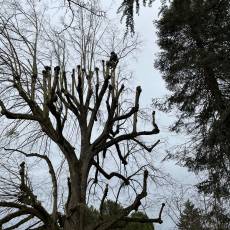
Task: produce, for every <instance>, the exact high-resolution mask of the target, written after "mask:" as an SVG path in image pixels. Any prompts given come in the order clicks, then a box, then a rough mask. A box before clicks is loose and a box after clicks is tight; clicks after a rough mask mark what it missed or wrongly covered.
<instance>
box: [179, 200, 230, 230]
mask: <svg viewBox="0 0 230 230" xmlns="http://www.w3.org/2000/svg"><path fill="white" fill-rule="evenodd" d="M224 213H225V211H224V209H223V207H220V206H218V205H214V206H213V207H212V209H209V208H208V210H204V209H201V208H196V207H195V205H194V204H193V203H192V202H191V201H190V200H188V201H187V202H186V203H185V204H184V210H183V212H182V213H181V215H180V219H179V222H178V224H177V226H178V229H179V230H227V229H229V228H230V224H229V223H230V219H229V216H228V215H225V214H224Z"/></svg>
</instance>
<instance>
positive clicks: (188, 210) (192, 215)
mask: <svg viewBox="0 0 230 230" xmlns="http://www.w3.org/2000/svg"><path fill="white" fill-rule="evenodd" d="M184 206H185V208H184V210H183V212H182V213H181V215H180V220H179V223H178V225H177V226H178V229H179V230H204V228H203V227H202V216H201V212H200V210H199V209H197V208H195V206H194V204H192V202H190V201H189V200H188V201H187V202H186V203H185V205H184Z"/></svg>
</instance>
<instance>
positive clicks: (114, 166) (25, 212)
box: [0, 0, 164, 230]
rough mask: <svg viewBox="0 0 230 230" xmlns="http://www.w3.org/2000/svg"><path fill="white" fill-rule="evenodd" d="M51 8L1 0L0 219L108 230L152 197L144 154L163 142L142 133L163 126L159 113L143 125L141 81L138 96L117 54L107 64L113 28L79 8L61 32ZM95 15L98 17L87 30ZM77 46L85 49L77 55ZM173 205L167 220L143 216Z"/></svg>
mask: <svg viewBox="0 0 230 230" xmlns="http://www.w3.org/2000/svg"><path fill="white" fill-rule="evenodd" d="M51 9H52V8H51V7H50V8H47V6H46V7H44V6H43V5H42V2H40V1H37V0H34V1H27V0H25V1H16V0H15V1H9V2H8V1H6V2H1V9H0V30H1V33H0V81H1V85H0V107H1V124H2V126H1V134H2V136H1V140H0V141H1V147H2V148H1V164H0V170H1V177H0V207H1V213H0V226H1V228H4V229H20V228H23V226H26V227H27V229H44V230H45V229H47V230H48V229H49V230H50V229H51V230H58V229H65V230H69V229H76V230H78V229H79V230H83V229H84V230H86V229H104V230H105V229H111V228H115V227H116V226H117V225H119V224H120V222H132V221H135V222H136V221H137V219H136V218H133V217H130V216H129V214H130V213H131V212H132V211H134V210H135V211H136V210H138V208H139V207H140V205H141V204H142V203H143V202H144V198H145V197H146V196H147V193H148V188H147V180H148V175H149V171H150V170H151V169H153V167H151V165H150V164H149V163H148V161H147V157H146V158H145V159H144V158H143V157H142V154H143V153H144V152H146V151H147V152H149V153H150V152H151V151H152V150H153V148H154V147H155V146H156V145H157V144H158V143H159V141H154V142H153V143H152V144H148V145H147V144H146V143H145V141H144V140H143V139H142V137H143V136H152V135H155V134H158V133H159V129H158V126H157V124H156V123H155V112H154V111H153V112H152V115H151V128H150V129H149V130H143V129H142V128H141V127H140V125H139V122H138V121H140V120H141V114H140V112H139V111H140V106H139V98H140V94H141V87H140V86H138V87H137V88H136V90H135V92H133V93H134V95H135V96H134V100H133V98H132V97H130V96H129V95H130V94H131V92H132V91H131V90H127V88H126V87H125V83H126V76H125V75H124V74H122V72H119V67H118V66H117V67H116V68H110V67H109V66H108V65H107V62H106V61H107V60H108V59H109V57H107V59H106V60H102V61H101V62H98V60H97V57H99V56H101V55H102V54H101V53H100V52H99V51H100V50H101V47H100V46H99V40H98V37H101V36H102V35H103V33H102V34H100V35H98V34H96V31H97V26H98V25H99V24H100V22H99V21H98V20H97V19H98V17H96V18H95V15H94V14H92V13H91V12H89V11H87V12H89V13H90V14H89V15H88V14H86V15H85V14H82V12H79V11H78V13H79V20H77V21H76V24H74V22H73V23H71V26H69V27H68V26H67V27H65V30H62V31H61V33H60V32H58V30H57V25H52V24H51V23H49V22H50V21H51V22H54V21H55V20H54V18H55V16H57V15H55V14H52V19H53V20H50V17H49V15H50V14H49V13H50V10H51ZM85 19H88V23H89V24H87V26H85V27H83V26H82V23H83V22H84V20H85ZM59 31H60V30H59ZM78 31H81V33H80V34H79V33H78ZM71 35H72V36H71ZM73 35H75V36H73ZM73 38H75V40H73ZM126 42H128V41H126V40H124V42H123V43H122V44H127V43H126ZM73 44H75V47H80V49H77V51H78V53H77V54H76V52H75V51H76V50H74V49H72V48H74V45H73ZM122 44H121V43H120V45H122ZM98 47H99V48H100V49H98ZM123 48H124V47H123ZM131 48H133V46H131ZM117 49H118V51H119V46H117ZM111 51H112V50H109V51H107V53H110V52H111ZM122 51H124V49H122ZM116 52H117V51H116ZM119 52H120V51H119ZM119 52H118V54H119ZM120 53H122V52H120ZM76 55H78V56H77V57H78V58H76ZM97 55H98V56H97ZM76 62H78V63H79V65H77V67H76ZM98 63H99V64H98ZM97 64H98V65H97ZM119 64H120V62H119ZM55 65H56V66H55ZM54 66H55V67H54ZM72 66H73V67H74V68H73V69H72V71H68V70H69V69H70V68H71V67H72ZM99 66H101V67H100V68H99ZM148 157H149V158H151V157H152V156H151V154H149V155H148ZM143 160H145V161H143ZM132 162H135V163H136V164H132ZM38 169H39V170H38ZM41 169H44V170H45V169H46V170H47V169H48V170H47V175H49V177H44V173H43V172H41V171H43V170H41ZM39 176H40V178H39ZM39 180H40V181H39ZM39 183H40V186H38V185H39ZM63 183H64V184H63ZM99 190H100V191H99ZM123 191H127V194H128V197H127V201H128V202H127V203H126V204H124V205H123V206H122V210H121V211H120V212H119V213H116V215H113V216H111V217H110V218H104V216H103V211H104V210H103V205H104V203H105V202H106V199H107V198H108V197H112V198H114V200H116V202H118V201H119V200H120V198H121V193H122V192H123ZM50 198H51V199H50ZM95 200H97V202H98V203H96V205H98V206H99V207H100V208H99V211H100V213H99V220H98V221H97V222H96V223H95V222H92V223H89V222H88V221H87V213H88V210H89V209H88V207H90V206H91V204H95ZM163 206H164V205H162V208H161V210H160V213H159V217H158V218H155V219H146V218H141V219H138V222H142V223H145V222H147V223H149V222H151V223H153V222H156V223H162V220H161V213H162V209H163ZM93 212H96V211H95V210H94V211H93Z"/></svg>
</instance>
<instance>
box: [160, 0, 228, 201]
mask: <svg viewBox="0 0 230 230" xmlns="http://www.w3.org/2000/svg"><path fill="white" fill-rule="evenodd" d="M229 9H230V2H229V1H225V0H212V1H198V0H190V1H178V0H174V1H172V3H171V4H170V6H169V7H166V8H165V9H164V11H163V13H162V17H161V19H160V20H159V21H158V22H157V27H158V37H159V41H158V44H159V46H160V48H161V52H160V54H159V59H158V60H157V61H156V67H157V68H158V69H159V70H160V71H161V72H162V73H163V78H164V80H165V81H166V84H167V87H168V89H169V91H170V92H171V94H170V95H169V96H168V97H167V99H166V100H165V101H164V102H159V101H158V102H157V103H156V104H158V106H159V108H160V109H162V110H163V111H170V110H172V109H174V108H176V109H177V110H178V111H179V113H178V119H177V121H176V122H175V124H174V125H173V126H172V128H171V129H172V130H173V131H176V132H180V131H186V132H187V134H188V135H189V137H190V141H189V142H188V143H186V144H185V147H184V148H183V151H178V153H179V154H178V155H177V157H178V159H180V161H181V162H183V163H184V164H185V165H186V166H187V167H189V169H190V170H192V171H194V172H200V171H205V172H207V174H208V177H206V179H205V180H204V181H202V183H200V184H199V185H198V188H199V189H200V191H202V192H204V193H205V194H212V195H213V196H214V197H215V199H219V201H220V199H221V198H224V199H228V200H229V195H230V193H229V191H230V187H229V185H230V183H229V182H230V177H229V175H230V173H229V170H230V155H229V149H230V148H229V147H230V143H229V140H230V132H229V130H230V129H229V124H230V110H229V103H230V101H229V95H230V91H229V89H230V87H229V86H230V79H229V70H230V65H229V55H228V53H229V49H230V45H229V35H230V34H229V27H230V24H229V22H230V20H229V19H230V18H229V17H230V14H229ZM173 154H174V153H173ZM173 154H171V155H169V157H173ZM174 156H175V155H174Z"/></svg>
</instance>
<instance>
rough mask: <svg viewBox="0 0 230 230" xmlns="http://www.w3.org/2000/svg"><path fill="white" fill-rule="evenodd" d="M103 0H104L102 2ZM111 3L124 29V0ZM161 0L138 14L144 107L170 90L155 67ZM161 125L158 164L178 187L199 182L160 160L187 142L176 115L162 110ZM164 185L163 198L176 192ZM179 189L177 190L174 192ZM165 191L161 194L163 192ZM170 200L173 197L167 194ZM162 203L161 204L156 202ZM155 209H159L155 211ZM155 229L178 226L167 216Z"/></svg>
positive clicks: (137, 65)
mask: <svg viewBox="0 0 230 230" xmlns="http://www.w3.org/2000/svg"><path fill="white" fill-rule="evenodd" d="M102 2H103V3H104V1H102ZM109 2H110V4H109V3H107V4H108V5H107V6H106V7H105V8H106V10H108V9H109V11H108V16H109V17H112V18H114V20H117V22H118V24H119V26H121V28H124V27H125V23H123V24H122V25H120V22H119V19H120V17H121V15H117V14H116V9H117V6H119V3H120V2H121V1H120V0H119V1H116V3H114V1H112V2H113V3H111V1H109ZM159 7H160V0H156V1H155V2H154V3H153V5H152V7H151V8H148V7H146V8H144V7H141V8H140V13H139V16H138V15H135V31H136V33H138V34H140V39H141V40H142V41H143V44H142V47H141V50H140V52H138V54H137V61H135V60H134V61H133V62H132V64H131V68H130V69H132V71H133V72H134V82H135V83H134V84H135V85H141V87H142V90H143V91H142V92H143V93H142V97H141V105H142V106H144V107H149V106H150V104H151V100H152V98H160V97H164V95H165V94H166V93H167V89H166V87H165V83H164V81H163V79H162V77H161V74H160V73H159V72H158V71H157V70H156V69H155V68H154V64H153V63H154V60H155V59H156V58H157V55H156V54H157V53H158V52H159V47H158V46H157V35H156V28H155V26H154V23H153V22H154V20H156V19H157V18H158V17H159V16H158V12H159ZM156 118H157V122H158V125H159V127H160V130H161V133H160V138H161V141H162V143H161V145H160V146H159V147H158V149H157V161H158V162H156V165H157V166H159V167H160V168H161V170H162V171H163V172H165V173H169V174H170V175H171V176H172V177H173V178H174V179H175V180H176V181H177V182H178V190H179V186H180V184H185V185H190V184H195V183H196V178H195V176H194V174H192V173H189V172H188V171H187V169H186V168H182V167H179V166H178V165H176V162H172V161H171V162H164V163H161V160H162V159H163V156H164V154H165V151H166V149H173V148H174V147H175V145H176V144H178V143H182V142H184V141H185V137H184V136H183V135H176V134H173V133H170V132H169V131H168V126H169V124H170V123H171V122H172V121H173V118H174V114H163V113H159V112H158V114H157V115H156ZM164 189H165V188H163V189H161V188H159V190H158V194H157V193H156V197H158V196H159V197H162V196H164V195H166V196H167V195H170V196H171V195H174V194H169V193H170V192H169V191H163V190H164ZM178 190H176V189H175V190H174V192H175V194H176V193H177V192H178ZM161 193H162V194H161ZM168 199H170V198H169V197H168ZM156 204H157V205H160V203H156ZM155 211H156V210H155ZM155 229H156V230H169V229H175V225H174V224H173V222H172V221H170V219H169V218H168V217H166V216H165V218H164V223H163V224H162V225H158V224H157V225H155Z"/></svg>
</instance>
